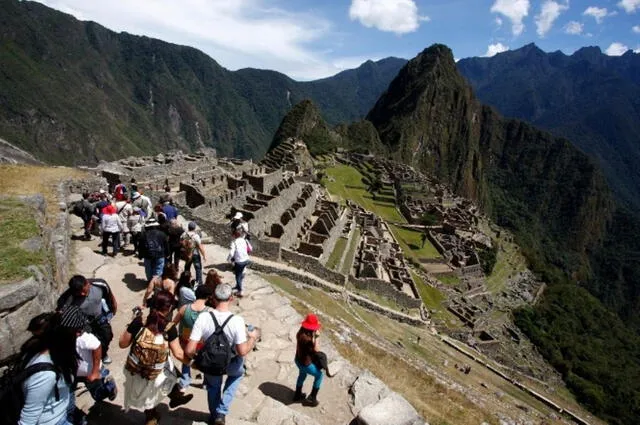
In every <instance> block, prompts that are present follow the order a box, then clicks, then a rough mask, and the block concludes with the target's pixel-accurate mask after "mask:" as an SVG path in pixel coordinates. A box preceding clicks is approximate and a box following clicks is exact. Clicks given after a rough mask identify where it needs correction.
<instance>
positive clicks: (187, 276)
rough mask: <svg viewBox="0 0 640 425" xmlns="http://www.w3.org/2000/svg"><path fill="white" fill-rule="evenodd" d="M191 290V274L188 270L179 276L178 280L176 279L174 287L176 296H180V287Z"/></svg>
mask: <svg viewBox="0 0 640 425" xmlns="http://www.w3.org/2000/svg"><path fill="white" fill-rule="evenodd" d="M183 286H184V287H186V288H192V286H193V285H192V283H191V272H190V271H189V270H185V271H183V272H182V273H181V274H180V279H178V284H177V285H176V295H180V288H182V287H183Z"/></svg>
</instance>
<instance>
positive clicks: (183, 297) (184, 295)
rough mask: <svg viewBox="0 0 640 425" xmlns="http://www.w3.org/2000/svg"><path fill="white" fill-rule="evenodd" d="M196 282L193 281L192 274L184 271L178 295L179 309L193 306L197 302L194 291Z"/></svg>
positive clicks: (179, 283)
mask: <svg viewBox="0 0 640 425" xmlns="http://www.w3.org/2000/svg"><path fill="white" fill-rule="evenodd" d="M194 284H195V280H193V279H191V272H190V271H188V270H184V271H183V272H182V273H181V274H180V279H178V285H177V286H176V293H177V294H178V308H181V307H182V306H184V305H187V304H191V303H192V302H194V301H195V300H196V293H195V291H194V289H193V286H194Z"/></svg>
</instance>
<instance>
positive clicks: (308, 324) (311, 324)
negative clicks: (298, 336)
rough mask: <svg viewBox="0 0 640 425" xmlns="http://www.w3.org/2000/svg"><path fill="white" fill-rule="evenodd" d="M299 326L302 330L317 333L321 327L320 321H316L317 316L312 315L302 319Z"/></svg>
mask: <svg viewBox="0 0 640 425" xmlns="http://www.w3.org/2000/svg"><path fill="white" fill-rule="evenodd" d="M300 326H301V327H302V328H303V329H307V330H309V331H317V330H318V329H320V328H321V327H322V325H321V324H320V321H319V320H318V316H316V315H315V314H313V313H309V314H307V317H305V318H304V320H303V321H302V323H301V324H300Z"/></svg>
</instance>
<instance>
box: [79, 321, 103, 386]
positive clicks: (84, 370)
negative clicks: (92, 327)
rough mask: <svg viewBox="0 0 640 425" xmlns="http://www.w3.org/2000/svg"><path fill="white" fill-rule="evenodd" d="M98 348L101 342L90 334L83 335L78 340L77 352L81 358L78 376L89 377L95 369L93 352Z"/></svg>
mask: <svg viewBox="0 0 640 425" xmlns="http://www.w3.org/2000/svg"><path fill="white" fill-rule="evenodd" d="M98 347H100V341H99V340H98V338H96V337H95V335H93V334H90V333H88V332H85V333H83V334H82V335H80V336H79V337H78V339H76V351H77V352H78V355H79V356H80V361H78V376H82V377H85V376H89V373H90V372H91V370H92V369H93V350H96V349H97V348H98ZM101 366H102V365H101Z"/></svg>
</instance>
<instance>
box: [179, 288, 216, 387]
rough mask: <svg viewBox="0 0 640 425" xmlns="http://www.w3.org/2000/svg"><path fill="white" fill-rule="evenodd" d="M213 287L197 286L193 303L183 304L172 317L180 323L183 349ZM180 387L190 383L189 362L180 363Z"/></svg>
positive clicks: (205, 306)
mask: <svg viewBox="0 0 640 425" xmlns="http://www.w3.org/2000/svg"><path fill="white" fill-rule="evenodd" d="M213 294H214V291H213V288H212V287H210V286H207V285H206V284H204V285H200V286H198V288H197V289H196V294H195V296H196V300H195V301H194V302H193V303H190V304H187V305H184V306H182V307H180V309H179V310H178V314H176V317H174V319H173V322H174V323H176V324H178V323H179V324H180V345H181V346H182V348H183V349H185V348H186V347H187V344H188V343H189V337H190V336H191V330H192V329H193V324H194V323H195V322H196V319H197V318H198V316H199V315H200V313H202V312H203V311H206V310H207V301H209V299H210V298H211V297H213ZM201 348H202V344H200V345H198V347H197V348H196V351H199V350H200V349H201ZM178 382H179V384H180V387H181V388H182V389H184V388H187V387H188V386H189V385H190V384H191V367H190V366H189V362H187V363H183V364H182V376H181V377H180V380H179V381H178Z"/></svg>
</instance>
